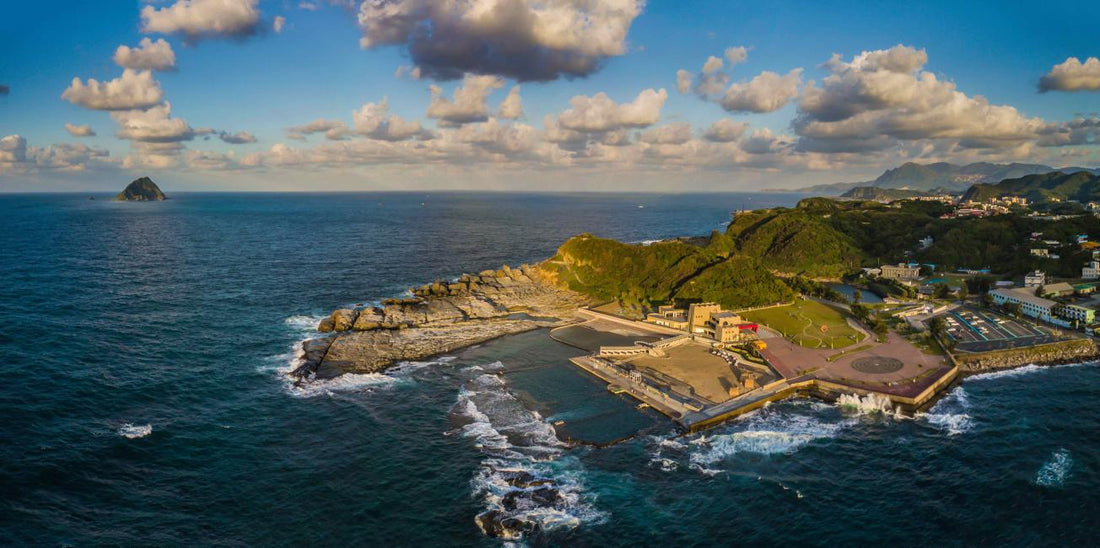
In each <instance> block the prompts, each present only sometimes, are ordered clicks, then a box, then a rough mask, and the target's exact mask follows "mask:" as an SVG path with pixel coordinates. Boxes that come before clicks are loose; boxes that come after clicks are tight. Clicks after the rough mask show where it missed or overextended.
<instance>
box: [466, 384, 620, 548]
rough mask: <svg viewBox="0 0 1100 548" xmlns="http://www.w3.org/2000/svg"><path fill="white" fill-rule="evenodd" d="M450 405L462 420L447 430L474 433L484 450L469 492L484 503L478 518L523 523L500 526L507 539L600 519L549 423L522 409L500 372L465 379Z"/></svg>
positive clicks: (579, 471)
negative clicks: (526, 530)
mask: <svg viewBox="0 0 1100 548" xmlns="http://www.w3.org/2000/svg"><path fill="white" fill-rule="evenodd" d="M482 367H483V368H488V367H489V366H482ZM451 411H452V415H453V416H454V417H455V418H456V420H457V421H458V422H459V423H460V425H459V426H457V427H456V428H455V429H454V430H452V431H451V432H450V433H451V434H458V435H461V436H463V437H466V438H470V439H472V440H474V444H475V447H477V448H478V449H479V450H480V451H482V452H483V453H484V454H485V459H484V460H483V461H482V466H481V468H480V469H479V471H478V473H477V474H476V475H475V477H474V478H473V479H472V480H471V489H472V491H473V495H474V496H475V497H477V498H479V499H480V500H481V501H482V502H483V504H484V507H485V511H484V512H483V513H482V514H481V516H482V518H483V519H487V520H491V519H508V520H509V522H510V523H512V524H518V525H521V527H513V528H511V529H509V530H507V531H504V532H503V536H504V538H507V539H513V540H515V539H519V538H521V537H522V536H523V534H524V532H523V531H522V529H523V528H524V527H527V528H531V529H534V530H543V531H546V530H553V529H560V528H574V527H577V526H578V525H580V524H581V523H585V522H594V521H599V520H602V519H604V514H603V513H602V512H600V511H599V510H597V509H596V508H595V507H594V506H593V505H592V504H591V502H589V501H588V500H587V499H588V498H589V497H588V496H587V494H586V489H585V486H584V474H583V469H582V467H581V464H580V462H579V461H578V460H577V459H576V458H575V457H573V456H571V455H569V454H568V453H567V452H566V449H567V448H568V447H567V446H566V445H565V444H564V443H562V442H561V441H560V440H559V439H558V437H557V432H556V431H555V430H554V427H553V426H552V425H551V424H549V423H548V422H546V421H545V420H543V418H542V417H541V416H540V415H539V414H538V413H537V412H534V411H531V410H529V409H526V408H525V407H524V406H523V404H522V403H521V402H520V401H519V400H517V399H516V398H515V396H513V395H512V394H511V393H510V392H509V391H508V388H507V385H506V383H505V382H504V380H503V379H502V378H501V377H500V376H498V375H494V374H488V373H485V374H480V375H478V376H476V377H474V378H472V379H470V380H469V381H468V382H467V383H466V384H465V385H464V386H463V387H462V388H461V389H460V390H459V393H458V397H457V401H456V402H455V405H454V407H453V408H452V410H451ZM494 516H495V518H494ZM479 525H480V523H479ZM486 532H487V533H488V530H486Z"/></svg>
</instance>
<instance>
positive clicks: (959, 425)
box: [918, 386, 974, 436]
mask: <svg viewBox="0 0 1100 548" xmlns="http://www.w3.org/2000/svg"><path fill="white" fill-rule="evenodd" d="M969 411H970V399H969V398H968V397H967V394H966V390H964V389H963V387H961V386H957V387H955V388H954V389H953V390H951V392H949V393H948V394H947V395H946V396H944V397H943V399H941V400H940V401H938V402H936V405H933V406H932V408H931V409H929V410H928V412H927V413H923V414H919V415H918V417H920V418H923V419H924V420H925V421H927V422H928V424H930V425H932V426H935V427H937V428H939V429H940V430H942V431H944V432H946V433H947V435H948V436H957V435H959V434H963V433H965V432H969V431H970V429H971V428H973V426H974V424H973V422H972V421H971V419H970V413H969Z"/></svg>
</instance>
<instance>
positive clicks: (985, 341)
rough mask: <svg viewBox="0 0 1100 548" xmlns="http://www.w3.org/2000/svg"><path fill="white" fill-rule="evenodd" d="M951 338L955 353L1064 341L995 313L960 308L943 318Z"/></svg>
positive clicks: (1032, 326)
mask: <svg viewBox="0 0 1100 548" xmlns="http://www.w3.org/2000/svg"><path fill="white" fill-rule="evenodd" d="M943 319H944V321H945V322H946V327H947V334H948V336H950V337H951V338H952V339H953V340H955V342H956V344H955V349H956V350H960V351H963V352H987V351H990V350H1000V349H1005V348H1018V347H1021V346H1031V345H1036V344H1043V343H1047V342H1054V341H1056V340H1059V339H1060V337H1058V336H1056V335H1054V334H1053V333H1052V332H1051V331H1050V330H1048V329H1046V328H1043V327H1038V326H1035V325H1032V324H1030V323H1026V322H1023V321H1018V320H1015V319H1013V318H1009V317H1007V316H1002V315H1000V314H995V313H993V312H989V311H984V310H976V309H973V308H960V309H957V310H954V311H951V312H949V313H948V314H946V315H944V316H943Z"/></svg>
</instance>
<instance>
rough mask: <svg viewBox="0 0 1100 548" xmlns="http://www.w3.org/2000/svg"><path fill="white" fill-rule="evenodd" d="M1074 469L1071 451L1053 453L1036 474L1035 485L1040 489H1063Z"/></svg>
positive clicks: (1063, 450) (1062, 450)
mask: <svg viewBox="0 0 1100 548" xmlns="http://www.w3.org/2000/svg"><path fill="white" fill-rule="evenodd" d="M1072 469H1073V458H1072V457H1071V456H1070V454H1069V451H1066V450H1065V449H1059V450H1057V451H1055V452H1053V453H1051V455H1050V458H1049V459H1047V461H1046V462H1044V463H1043V466H1042V467H1041V468H1039V471H1038V472H1037V473H1036V474H1035V485H1038V486H1040V487H1061V486H1062V485H1063V484H1065V482H1066V478H1067V477H1069V473H1070V470H1072Z"/></svg>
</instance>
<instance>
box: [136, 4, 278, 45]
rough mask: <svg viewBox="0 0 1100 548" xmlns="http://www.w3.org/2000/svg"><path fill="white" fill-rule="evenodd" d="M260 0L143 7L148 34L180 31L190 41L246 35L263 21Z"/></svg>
mask: <svg viewBox="0 0 1100 548" xmlns="http://www.w3.org/2000/svg"><path fill="white" fill-rule="evenodd" d="M258 3H259V0H176V2H175V3H173V4H172V5H170V6H165V7H163V8H156V7H153V6H145V7H144V8H141V31H142V32H144V33H160V34H175V33H180V34H183V35H184V36H186V37H187V39H188V40H191V41H196V40H200V39H204V38H224V37H237V38H239V37H243V36H248V35H251V34H254V33H255V32H256V30H257V28H258V25H259V22H260V9H259V7H258V5H257V4H258Z"/></svg>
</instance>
